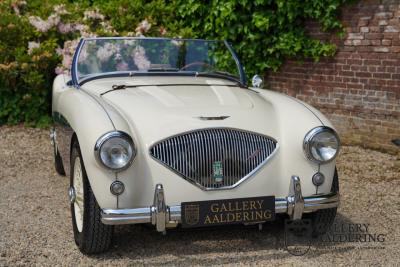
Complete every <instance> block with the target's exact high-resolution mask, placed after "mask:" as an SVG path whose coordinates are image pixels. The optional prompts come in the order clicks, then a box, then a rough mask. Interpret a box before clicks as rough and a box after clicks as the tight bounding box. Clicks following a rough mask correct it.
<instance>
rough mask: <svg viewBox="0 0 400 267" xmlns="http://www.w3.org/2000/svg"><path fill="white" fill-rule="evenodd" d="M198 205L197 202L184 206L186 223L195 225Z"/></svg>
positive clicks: (198, 214)
mask: <svg viewBox="0 0 400 267" xmlns="http://www.w3.org/2000/svg"><path fill="white" fill-rule="evenodd" d="M199 210H200V207H199V205H197V204H192V205H186V206H185V221H186V223H187V224H188V225H196V224H198V223H199V216H200V212H199Z"/></svg>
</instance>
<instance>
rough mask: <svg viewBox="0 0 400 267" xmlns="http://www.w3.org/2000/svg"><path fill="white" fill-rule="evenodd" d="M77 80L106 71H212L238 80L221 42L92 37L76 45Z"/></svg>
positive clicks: (229, 52)
mask: <svg viewBox="0 0 400 267" xmlns="http://www.w3.org/2000/svg"><path fill="white" fill-rule="evenodd" d="M74 67H75V71H76V76H77V81H82V80H84V79H85V78H88V77H93V76H96V75H102V74H108V73H118V72H120V73H124V72H128V73H134V72H141V73H146V72H147V73H149V72H172V73H176V74H179V73H190V72H193V73H211V74H221V75H228V76H231V77H234V78H237V79H239V69H238V65H237V64H236V61H235V59H234V57H233V54H232V53H231V51H230V50H229V49H228V46H227V45H226V44H225V43H224V42H222V41H205V40H183V39H157V38H142V39H140V38H115V39H114V38H95V39H86V40H84V41H83V43H82V45H81V46H80V47H79V50H78V56H77V60H76V62H75V66H74Z"/></svg>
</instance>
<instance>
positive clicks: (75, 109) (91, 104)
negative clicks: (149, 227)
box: [52, 75, 117, 208]
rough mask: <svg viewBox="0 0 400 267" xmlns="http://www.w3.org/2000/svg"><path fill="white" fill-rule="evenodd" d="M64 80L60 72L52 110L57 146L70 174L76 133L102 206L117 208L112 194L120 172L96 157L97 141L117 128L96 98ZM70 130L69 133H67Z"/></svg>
mask: <svg viewBox="0 0 400 267" xmlns="http://www.w3.org/2000/svg"><path fill="white" fill-rule="evenodd" d="M64 79H65V77H63V75H59V76H58V77H57V78H56V80H55V81H54V84H53V105H52V111H53V116H54V120H55V126H56V132H57V146H58V149H59V151H60V154H61V156H62V158H63V165H64V167H66V168H65V169H67V170H66V174H67V175H68V174H69V170H70V168H69V164H70V158H69V157H70V148H71V141H72V133H75V135H76V137H77V139H78V142H79V145H80V149H81V153H82V158H83V162H84V164H85V169H86V173H87V176H88V179H89V182H90V185H91V188H92V190H93V193H94V195H95V196H96V199H97V202H98V204H99V205H100V207H102V208H117V197H116V196H114V195H112V194H111V193H110V184H111V183H112V182H113V181H114V180H115V178H116V175H115V174H114V173H113V172H110V171H108V170H106V169H104V168H103V167H101V166H100V165H99V164H98V163H97V162H96V160H95V157H94V147H95V144H96V141H97V140H98V138H99V137H100V136H102V135H103V134H105V133H106V132H110V131H113V130H115V128H114V125H113V123H112V121H111V120H110V118H109V116H108V114H107V112H106V111H105V110H104V108H103V107H102V105H101V104H100V103H99V102H98V101H97V100H96V99H95V98H94V97H92V96H91V95H89V94H88V93H87V92H85V91H83V90H80V89H76V88H74V87H71V86H67V85H66V84H65V82H64ZM60 121H62V122H63V123H60ZM66 129H69V131H68V130H66ZM66 132H68V133H69V134H64V133H66ZM60 144H63V145H60Z"/></svg>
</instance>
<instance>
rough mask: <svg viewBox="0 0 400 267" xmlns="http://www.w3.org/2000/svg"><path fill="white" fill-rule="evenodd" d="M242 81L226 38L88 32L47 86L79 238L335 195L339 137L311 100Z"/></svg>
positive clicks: (311, 213) (238, 216)
mask: <svg viewBox="0 0 400 267" xmlns="http://www.w3.org/2000/svg"><path fill="white" fill-rule="evenodd" d="M261 85H262V79H261V78H260V77H258V76H255V77H254V78H253V87H248V86H247V83H246V77H245V73H244V70H243V67H242V65H241V63H240V61H239V59H238V58H237V56H236V54H235V52H234V51H233V49H232V47H231V46H230V45H229V44H228V43H227V42H222V41H206V40H189V39H166V38H87V39H82V40H81V41H80V43H79V45H78V48H77V50H76V52H75V55H74V59H73V65H72V69H71V76H68V75H59V76H57V77H56V79H55V81H54V85H53V107H52V108H53V118H54V128H53V130H52V133H51V139H52V143H53V144H54V155H55V167H56V170H57V172H58V173H59V174H61V175H67V176H70V187H69V190H68V194H69V199H70V202H71V213H72V225H73V232H74V236H75V241H76V244H77V245H78V247H79V249H80V250H81V251H82V252H83V253H87V254H90V253H98V252H102V251H105V250H106V249H107V248H108V247H109V246H110V243H111V239H112V235H113V225H118V224H153V225H154V226H155V228H156V230H157V231H159V232H163V233H165V232H166V230H167V229H168V228H170V227H177V226H181V227H203V226H215V225H224V224H246V225H248V224H259V225H261V224H262V223H264V222H267V221H271V220H274V219H275V217H276V216H277V215H278V214H279V215H284V216H286V217H288V219H289V220H300V219H302V218H304V217H307V218H310V219H311V221H312V225H313V231H314V234H316V235H318V234H321V233H323V232H324V231H326V229H327V227H329V225H330V224H331V223H332V222H333V220H334V217H335V215H336V209H337V206H338V204H339V192H338V191H339V185H338V175H337V172H336V169H335V158H336V156H337V154H338V151H339V147H340V141H339V138H338V136H337V134H336V132H335V130H334V129H333V127H332V125H331V123H330V122H329V121H328V120H327V119H326V118H325V117H324V116H323V115H322V114H321V113H320V112H318V111H317V110H315V109H314V108H312V107H311V106H309V105H307V104H305V103H303V102H301V101H299V100H297V99H295V98H291V97H288V96H286V95H282V94H279V93H276V92H272V91H269V90H265V89H261V88H260V87H261Z"/></svg>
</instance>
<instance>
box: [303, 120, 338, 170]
mask: <svg viewBox="0 0 400 267" xmlns="http://www.w3.org/2000/svg"><path fill="white" fill-rule="evenodd" d="M339 148H340V140H339V137H338V135H337V133H336V132H335V131H334V130H333V129H331V128H329V127H326V126H321V127H317V128H314V129H312V130H311V131H310V132H308V134H307V135H306V137H305V138H304V143H303V149H304V152H305V154H306V156H307V158H308V159H309V160H311V161H314V162H316V163H319V164H320V163H327V162H330V161H332V160H333V159H334V158H335V157H336V156H337V154H338V152H339Z"/></svg>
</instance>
